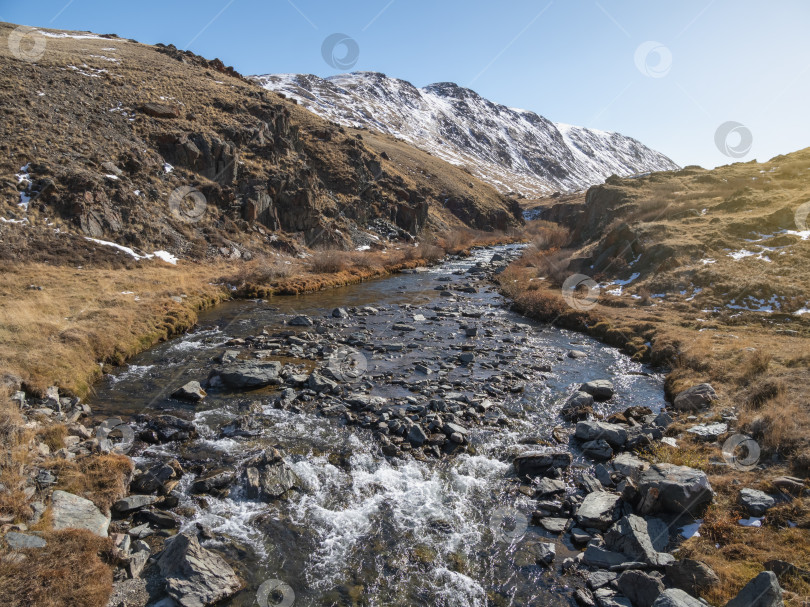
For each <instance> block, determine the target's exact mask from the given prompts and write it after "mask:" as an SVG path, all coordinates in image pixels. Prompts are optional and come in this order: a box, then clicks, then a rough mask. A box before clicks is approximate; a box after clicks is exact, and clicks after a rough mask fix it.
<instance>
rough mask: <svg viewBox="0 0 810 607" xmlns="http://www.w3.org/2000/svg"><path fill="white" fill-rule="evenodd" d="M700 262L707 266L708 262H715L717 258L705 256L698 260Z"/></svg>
mask: <svg viewBox="0 0 810 607" xmlns="http://www.w3.org/2000/svg"><path fill="white" fill-rule="evenodd" d="M700 263H702V264H703V265H704V266H707V265H709V264H710V263H717V260H716V259H709V258H708V257H707V258H706V259H701V260H700Z"/></svg>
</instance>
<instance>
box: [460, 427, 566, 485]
mask: <svg viewBox="0 0 810 607" xmlns="http://www.w3.org/2000/svg"><path fill="white" fill-rule="evenodd" d="M445 434H446V432H445ZM571 461H572V456H571V454H570V453H568V452H561V453H553V452H548V453H540V452H532V453H524V454H522V455H519V456H517V457H516V458H515V461H514V462H513V465H514V467H515V472H516V473H517V474H518V475H520V476H546V475H548V474H549V472H550V471H551V470H554V469H559V468H563V469H566V468H568V467H569V466H570V465H571Z"/></svg>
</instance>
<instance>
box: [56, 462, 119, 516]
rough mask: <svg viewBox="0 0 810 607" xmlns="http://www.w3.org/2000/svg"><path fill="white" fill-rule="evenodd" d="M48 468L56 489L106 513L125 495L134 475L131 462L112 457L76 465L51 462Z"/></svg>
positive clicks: (75, 463)
mask: <svg viewBox="0 0 810 607" xmlns="http://www.w3.org/2000/svg"><path fill="white" fill-rule="evenodd" d="M48 467H49V468H51V469H52V470H53V471H54V472H55V473H56V475H57V478H58V482H57V485H56V488H57V489H62V490H63V491H67V492H68V493H73V494H75V495H79V496H82V497H85V498H87V499H89V500H90V501H92V502H93V503H94V504H95V505H96V506H98V507H99V509H101V510H105V511H107V512H109V509H110V506H112V504H113V503H114V502H116V501H117V500H119V499H121V498H122V497H124V496H125V495H126V493H127V488H128V487H129V481H130V480H131V478H132V473H133V472H134V466H133V464H132V460H131V459H129V458H128V457H126V456H125V455H118V454H115V453H111V454H108V455H97V456H95V455H94V456H87V457H83V458H81V459H78V460H76V461H68V460H65V459H54V460H50V461H49V463H48Z"/></svg>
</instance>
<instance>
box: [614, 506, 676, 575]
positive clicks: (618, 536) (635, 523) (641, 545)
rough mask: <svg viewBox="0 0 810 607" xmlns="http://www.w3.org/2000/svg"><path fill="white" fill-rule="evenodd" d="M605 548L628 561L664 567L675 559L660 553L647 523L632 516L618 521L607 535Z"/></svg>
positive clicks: (638, 517)
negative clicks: (619, 554) (655, 546)
mask: <svg viewBox="0 0 810 607" xmlns="http://www.w3.org/2000/svg"><path fill="white" fill-rule="evenodd" d="M605 547H606V548H607V549H608V550H612V551H613V552H620V553H622V554H624V555H625V556H627V557H630V558H628V559H627V560H628V561H638V562H642V563H646V564H648V565H652V566H654V567H663V566H665V565H667V564H668V563H672V562H673V561H674V560H675V557H674V556H672V555H671V554H667V553H666V552H658V551H657V550H656V549H655V548H654V546H653V542H652V539H651V538H650V534H649V530H648V527H647V521H645V520H644V519H643V518H641V517H640V516H636V515H635V514H631V515H629V516H625V517H624V518H622V519H621V520H620V521H618V522H617V523H616V524H615V525H613V527H611V528H610V530H609V531H608V532H607V533H606V534H605Z"/></svg>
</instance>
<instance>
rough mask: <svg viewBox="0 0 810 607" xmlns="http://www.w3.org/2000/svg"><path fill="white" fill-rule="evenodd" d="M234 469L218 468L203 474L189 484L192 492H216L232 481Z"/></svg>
mask: <svg viewBox="0 0 810 607" xmlns="http://www.w3.org/2000/svg"><path fill="white" fill-rule="evenodd" d="M234 476H235V475H234V471H233V470H231V469H227V468H218V469H216V470H212V471H211V472H207V473H206V474H203V475H202V476H200V477H199V478H197V479H196V480H195V481H194V483H193V484H192V485H191V492H192V493H217V492H218V491H220V490H222V489H224V488H226V487H227V486H228V485H230V484H231V483H232V482H233V479H234Z"/></svg>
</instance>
